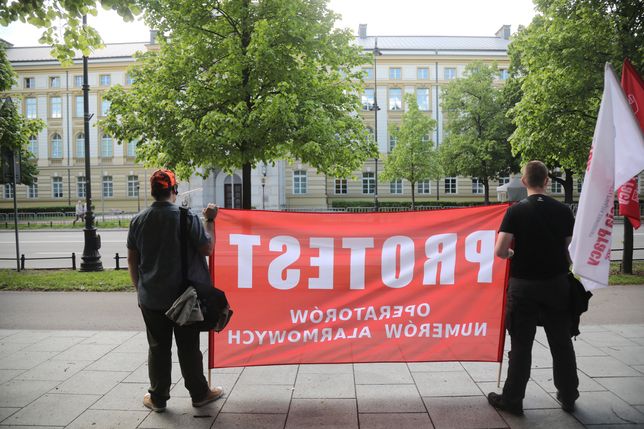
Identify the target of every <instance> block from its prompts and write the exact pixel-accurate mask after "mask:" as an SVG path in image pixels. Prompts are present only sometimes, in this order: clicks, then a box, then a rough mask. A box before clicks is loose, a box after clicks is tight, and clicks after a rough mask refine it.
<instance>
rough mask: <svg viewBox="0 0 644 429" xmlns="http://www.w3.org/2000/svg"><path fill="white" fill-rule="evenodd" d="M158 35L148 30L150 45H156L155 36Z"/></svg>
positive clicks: (155, 31)
mask: <svg viewBox="0 0 644 429" xmlns="http://www.w3.org/2000/svg"><path fill="white" fill-rule="evenodd" d="M158 33H159V31H158V30H150V45H156V44H157V34H158Z"/></svg>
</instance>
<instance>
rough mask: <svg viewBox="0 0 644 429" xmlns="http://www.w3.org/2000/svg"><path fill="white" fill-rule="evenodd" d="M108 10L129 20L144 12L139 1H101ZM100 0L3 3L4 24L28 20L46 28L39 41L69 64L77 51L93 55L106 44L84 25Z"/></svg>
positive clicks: (0, 21) (1, 22) (0, 9)
mask: <svg viewBox="0 0 644 429" xmlns="http://www.w3.org/2000/svg"><path fill="white" fill-rule="evenodd" d="M99 3H100V4H101V6H102V7H103V8H104V9H112V10H115V11H116V12H118V14H119V15H121V17H122V18H123V19H124V20H125V21H132V20H133V19H134V16H135V15H138V14H139V13H140V12H141V11H140V9H139V7H138V5H137V3H138V2H136V1H135V0H100V1H99ZM96 14H97V9H96V0H30V1H11V2H0V25H3V26H7V25H9V24H11V23H12V22H14V21H18V20H19V21H22V22H27V23H29V24H31V25H34V26H36V27H40V28H43V29H44V30H43V33H42V36H41V37H40V40H39V42H40V43H41V44H44V45H51V46H52V52H51V53H52V56H54V57H55V58H57V59H58V60H59V61H60V62H61V63H62V64H63V65H69V64H71V62H72V59H73V58H74V56H75V55H74V51H75V50H78V51H81V52H82V53H83V55H89V54H90V52H91V51H92V50H93V49H97V48H100V47H102V46H103V43H102V40H101V36H100V35H99V34H98V33H97V32H96V30H95V29H94V28H92V27H91V26H86V27H83V25H82V17H83V15H94V16H96Z"/></svg>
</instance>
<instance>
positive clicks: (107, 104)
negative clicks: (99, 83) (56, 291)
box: [101, 100, 112, 116]
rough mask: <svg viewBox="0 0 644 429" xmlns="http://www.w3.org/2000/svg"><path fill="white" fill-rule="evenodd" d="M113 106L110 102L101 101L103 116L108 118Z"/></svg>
mask: <svg viewBox="0 0 644 429" xmlns="http://www.w3.org/2000/svg"><path fill="white" fill-rule="evenodd" d="M111 105H112V102H111V101H109V100H102V101H101V115H103V116H106V115H107V114H108V113H109V111H110V106H111Z"/></svg>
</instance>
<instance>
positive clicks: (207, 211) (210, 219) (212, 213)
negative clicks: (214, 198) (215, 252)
mask: <svg viewBox="0 0 644 429" xmlns="http://www.w3.org/2000/svg"><path fill="white" fill-rule="evenodd" d="M217 210H218V208H217V206H216V205H214V204H212V203H210V204H208V207H206V208H204V209H203V211H202V214H203V218H204V221H203V226H204V228H205V230H206V234H208V236H209V237H210V240H208V241H207V242H206V243H204V244H202V245H201V246H200V247H199V249H198V250H199V253H200V254H202V255H204V256H210V254H211V253H212V249H213V246H214V245H215V218H216V217H217Z"/></svg>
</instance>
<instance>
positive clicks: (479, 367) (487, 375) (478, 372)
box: [462, 362, 507, 383]
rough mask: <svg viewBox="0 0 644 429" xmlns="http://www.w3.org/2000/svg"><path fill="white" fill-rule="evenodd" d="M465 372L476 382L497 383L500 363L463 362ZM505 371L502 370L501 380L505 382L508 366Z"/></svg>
mask: <svg viewBox="0 0 644 429" xmlns="http://www.w3.org/2000/svg"><path fill="white" fill-rule="evenodd" d="M462 365H463V367H464V368H465V371H467V373H468V374H469V375H470V377H472V379H473V380H474V381H476V382H477V383H478V382H485V381H496V380H497V378H498V377H499V363H498V362H462ZM504 367H505V368H506V370H505V371H503V368H502V370H501V380H502V381H503V380H505V377H506V374H507V366H504Z"/></svg>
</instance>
